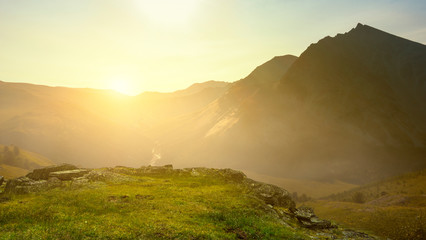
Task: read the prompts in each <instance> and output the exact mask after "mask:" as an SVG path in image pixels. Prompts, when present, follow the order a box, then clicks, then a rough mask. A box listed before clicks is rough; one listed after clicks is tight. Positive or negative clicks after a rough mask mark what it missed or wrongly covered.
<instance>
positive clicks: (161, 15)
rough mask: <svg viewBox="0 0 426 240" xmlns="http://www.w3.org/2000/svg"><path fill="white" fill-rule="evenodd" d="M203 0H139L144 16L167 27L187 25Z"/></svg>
mask: <svg viewBox="0 0 426 240" xmlns="http://www.w3.org/2000/svg"><path fill="white" fill-rule="evenodd" d="M200 1H201V0H179V1H176V0H155V1H154V0H143V1H138V4H139V6H140V8H141V9H142V12H143V14H144V16H146V17H147V18H148V19H149V20H150V21H152V22H154V23H156V24H158V25H163V26H166V27H171V26H173V27H174V26H179V25H185V24H187V23H188V22H189V20H190V19H191V16H192V15H193V14H194V12H195V10H196V8H197V6H198V4H199V3H200Z"/></svg>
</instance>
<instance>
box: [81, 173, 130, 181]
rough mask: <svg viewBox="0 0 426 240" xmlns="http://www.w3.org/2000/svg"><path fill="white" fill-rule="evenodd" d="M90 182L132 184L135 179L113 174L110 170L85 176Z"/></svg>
mask: <svg viewBox="0 0 426 240" xmlns="http://www.w3.org/2000/svg"><path fill="white" fill-rule="evenodd" d="M84 178H87V179H88V180H89V181H94V182H95V181H100V182H115V183H121V182H131V181H134V178H132V177H130V176H126V175H122V174H119V173H115V172H111V171H109V170H92V171H90V172H89V173H88V174H86V175H84Z"/></svg>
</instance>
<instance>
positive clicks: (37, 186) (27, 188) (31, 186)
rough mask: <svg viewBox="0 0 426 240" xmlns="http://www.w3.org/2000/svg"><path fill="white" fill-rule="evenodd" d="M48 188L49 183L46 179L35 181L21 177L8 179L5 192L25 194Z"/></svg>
mask: <svg viewBox="0 0 426 240" xmlns="http://www.w3.org/2000/svg"><path fill="white" fill-rule="evenodd" d="M47 189H49V183H48V182H47V181H46V180H40V181H35V180H32V179H30V178H28V177H20V178H15V179H11V180H9V181H7V184H6V188H5V190H4V192H5V193H6V194H10V193H13V194H25V193H31V192H40V191H44V190H47Z"/></svg>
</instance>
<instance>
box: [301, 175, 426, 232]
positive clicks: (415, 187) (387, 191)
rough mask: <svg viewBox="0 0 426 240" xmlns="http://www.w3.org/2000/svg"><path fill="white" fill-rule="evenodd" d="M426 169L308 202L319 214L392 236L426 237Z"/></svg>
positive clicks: (345, 223) (351, 225)
mask: <svg viewBox="0 0 426 240" xmlns="http://www.w3.org/2000/svg"><path fill="white" fill-rule="evenodd" d="M424 191H426V170H425V169H424V170H421V171H417V172H412V173H407V174H404V175H400V176H395V177H392V178H389V179H386V180H382V181H379V182H374V183H370V184H366V185H364V186H361V187H358V188H354V189H352V190H350V191H345V192H343V193H340V194H336V195H331V196H330V197H328V198H324V199H323V200H319V201H313V202H308V203H305V204H306V205H309V206H311V207H313V208H314V209H315V212H316V213H317V214H318V216H320V217H322V218H327V219H331V220H333V221H336V222H339V223H342V224H344V225H345V226H347V227H352V228H356V229H362V230H369V231H371V232H374V234H376V235H378V236H382V237H386V238H390V239H394V240H395V239H401V240H402V239H404V240H405V239H418V240H420V239H426V195H425V192H424Z"/></svg>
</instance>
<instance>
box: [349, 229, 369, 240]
mask: <svg viewBox="0 0 426 240" xmlns="http://www.w3.org/2000/svg"><path fill="white" fill-rule="evenodd" d="M342 233H343V235H344V236H345V237H346V238H350V239H353V238H356V239H363V240H374V239H375V238H374V237H372V236H370V235H368V234H366V233H362V232H356V231H353V230H350V229H345V230H344V231H342Z"/></svg>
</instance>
